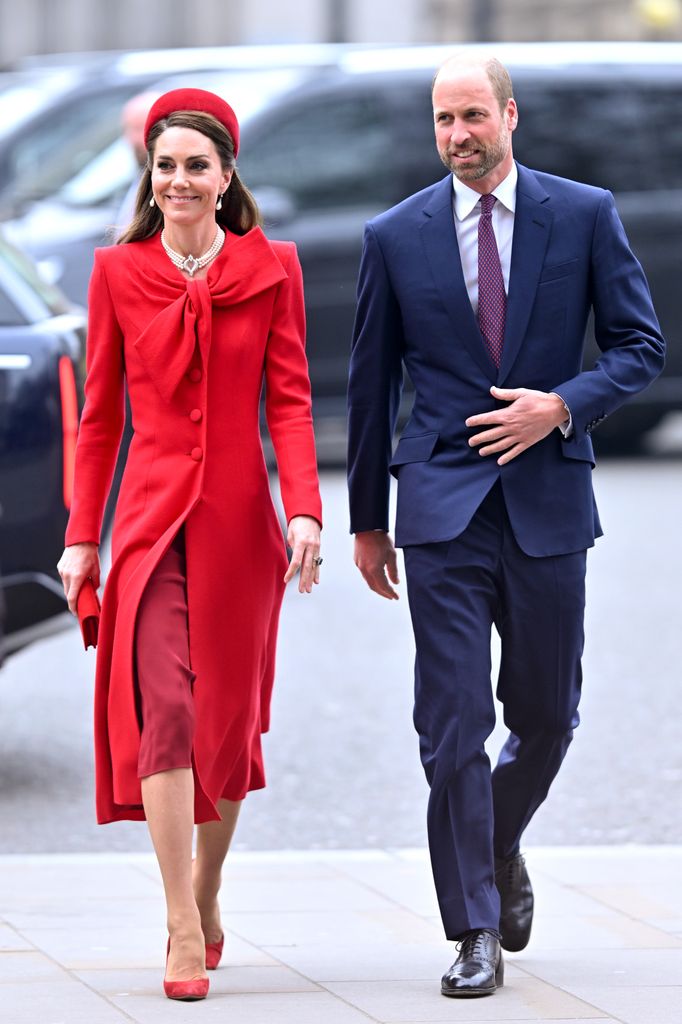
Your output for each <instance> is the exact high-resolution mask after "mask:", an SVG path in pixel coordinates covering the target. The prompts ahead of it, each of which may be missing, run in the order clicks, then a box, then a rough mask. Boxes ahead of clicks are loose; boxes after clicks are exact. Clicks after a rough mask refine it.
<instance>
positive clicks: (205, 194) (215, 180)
mask: <svg viewBox="0 0 682 1024" xmlns="http://www.w3.org/2000/svg"><path fill="white" fill-rule="evenodd" d="M231 178H232V172H231V171H224V170H223V168H222V166H221V163H220V158H219V156H218V152H217V150H216V148H215V145H214V143H213V142H212V141H211V139H209V138H208V136H206V135H202V133H201V132H197V131H195V130H194V129H193V128H167V129H166V131H165V132H162V133H161V135H159V137H158V139H157V140H156V145H155V147H154V162H153V165H152V191H153V194H154V199H155V200H156V204H157V206H158V207H159V210H160V211H161V213H162V214H163V216H164V221H165V223H167V224H168V223H171V224H177V225H178V226H180V225H187V226H190V225H191V226H195V225H196V224H198V223H200V222H201V221H202V220H203V219H204V218H210V219H211V220H212V221H215V208H216V202H217V201H218V196H219V195H220V194H221V193H222V192H224V191H225V189H226V188H227V186H228V185H229V184H230V179H231Z"/></svg>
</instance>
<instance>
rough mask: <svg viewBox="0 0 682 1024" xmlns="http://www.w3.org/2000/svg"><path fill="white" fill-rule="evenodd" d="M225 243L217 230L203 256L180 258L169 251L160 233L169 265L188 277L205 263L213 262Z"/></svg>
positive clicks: (173, 250)
mask: <svg viewBox="0 0 682 1024" xmlns="http://www.w3.org/2000/svg"><path fill="white" fill-rule="evenodd" d="M224 242H225V232H224V231H222V230H221V229H220V228H218V230H217V232H216V236H215V238H214V239H213V244H212V245H211V248H210V249H207V250H206V252H205V253H204V255H203V256H192V254H191V253H190V255H189V256H181V255H180V253H179V252H176V251H175V249H171V247H170V245H169V244H168V242H167V241H166V239H165V238H164V233H163V231H162V232H161V245H162V246H163V247H164V249H165V250H166V255H167V256H168V259H169V260H170V261H171V263H172V264H173V265H174V266H176V267H177V268H178V270H184V271H186V272H187V273H188V274H189V276H190V277H193V276H194V273H195V271H197V270H200V269H201V267H205V266H206V264H207V263H210V262H211V260H214V259H215V258H216V256H217V255H218V253H219V252H220V250H221V249H222V247H223V243H224Z"/></svg>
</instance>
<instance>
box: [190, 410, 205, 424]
mask: <svg viewBox="0 0 682 1024" xmlns="http://www.w3.org/2000/svg"><path fill="white" fill-rule="evenodd" d="M202 416H203V413H202V411H201V409H192V411H191V413H190V414H189V418H190V419H191V421H192V423H201V417H202Z"/></svg>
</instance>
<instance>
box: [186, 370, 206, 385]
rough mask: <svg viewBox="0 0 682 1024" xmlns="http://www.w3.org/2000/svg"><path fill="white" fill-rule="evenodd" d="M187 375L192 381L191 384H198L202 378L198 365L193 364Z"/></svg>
mask: <svg viewBox="0 0 682 1024" xmlns="http://www.w3.org/2000/svg"><path fill="white" fill-rule="evenodd" d="M187 376H188V377H189V379H190V380H191V381H192V384H198V383H199V381H200V380H201V378H202V373H201V370H200V369H199V367H198V366H193V367H192V369H191V370H190V371H189V373H188V374H187Z"/></svg>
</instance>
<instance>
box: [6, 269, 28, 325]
mask: <svg viewBox="0 0 682 1024" xmlns="http://www.w3.org/2000/svg"><path fill="white" fill-rule="evenodd" d="M25 323H26V318H25V316H24V315H23V314H22V313H21V311H20V310H19V309H18V308H17V307H16V306H15V304H14V302H13V301H12V298H11V296H10V294H9V292H8V291H7V289H6V281H5V279H4V275H2V274H0V327H21V326H23V325H24V324H25Z"/></svg>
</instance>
